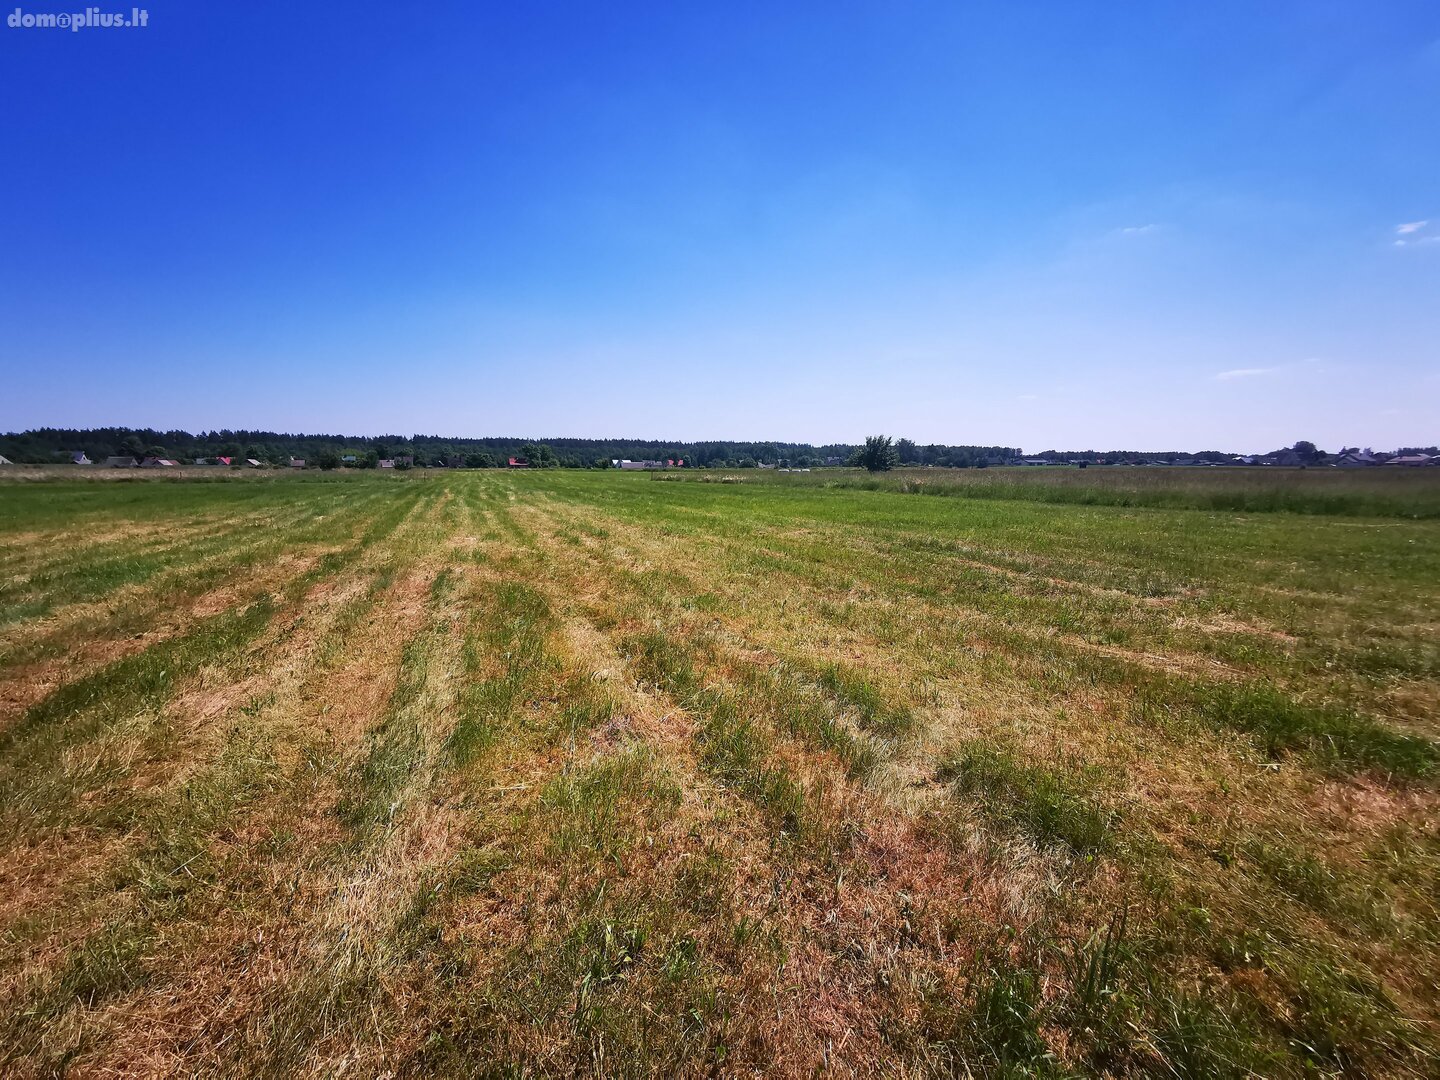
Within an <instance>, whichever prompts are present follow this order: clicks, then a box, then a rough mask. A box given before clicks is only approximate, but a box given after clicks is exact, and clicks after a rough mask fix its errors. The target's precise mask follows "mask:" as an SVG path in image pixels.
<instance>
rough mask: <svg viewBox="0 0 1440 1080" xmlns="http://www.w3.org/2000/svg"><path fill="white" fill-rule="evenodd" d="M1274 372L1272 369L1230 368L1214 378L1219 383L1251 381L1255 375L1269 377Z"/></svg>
mask: <svg viewBox="0 0 1440 1080" xmlns="http://www.w3.org/2000/svg"><path fill="white" fill-rule="evenodd" d="M1274 370H1275V369H1274V368H1273V367H1242V368H1231V369H1230V370H1229V371H1222V372H1220V373H1219V374H1217V375H1216V376H1215V378H1216V379H1218V380H1219V381H1220V382H1232V381H1234V380H1235V379H1253V378H1254V377H1255V376H1257V375H1269V374H1270V373H1271V372H1272V371H1274Z"/></svg>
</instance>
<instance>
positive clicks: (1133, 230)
mask: <svg viewBox="0 0 1440 1080" xmlns="http://www.w3.org/2000/svg"><path fill="white" fill-rule="evenodd" d="M1422 224H1423V223H1422ZM1159 228H1160V226H1159V225H1158V224H1156V223H1155V222H1153V221H1152V222H1150V223H1149V224H1148V225H1126V226H1125V227H1124V228H1123V229H1121V230H1120V235H1121V236H1142V235H1144V234H1145V233H1152V232H1155V231H1156V230H1158V229H1159Z"/></svg>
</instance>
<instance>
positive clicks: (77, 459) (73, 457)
mask: <svg viewBox="0 0 1440 1080" xmlns="http://www.w3.org/2000/svg"><path fill="white" fill-rule="evenodd" d="M68 457H69V458H70V464H72V465H94V464H95V463H94V462H93V461H91V460H90V459H89V458H88V457H86V456H85V451H84V450H76V451H74V452H73V453H71V454H69V455H68Z"/></svg>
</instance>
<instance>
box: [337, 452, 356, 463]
mask: <svg viewBox="0 0 1440 1080" xmlns="http://www.w3.org/2000/svg"><path fill="white" fill-rule="evenodd" d="M340 460H341V461H343V462H344V463H345V464H346V465H354V464H355V455H354V454H345V455H344V456H343V457H341V458H340Z"/></svg>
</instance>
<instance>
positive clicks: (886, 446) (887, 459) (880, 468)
mask: <svg viewBox="0 0 1440 1080" xmlns="http://www.w3.org/2000/svg"><path fill="white" fill-rule="evenodd" d="M898 460H899V455H897V454H896V453H895V447H894V446H893V445H891V443H890V436H888V435H867V436H866V437H865V445H864V446H863V447H861V448H860V449H859V450H858V451H856V453H855V464H856V465H862V466H864V467H865V468H867V469H869V470H870V471H871V472H888V471H889V470H891V469H893V468H894V467H895V465H896V462H897V461H898Z"/></svg>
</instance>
